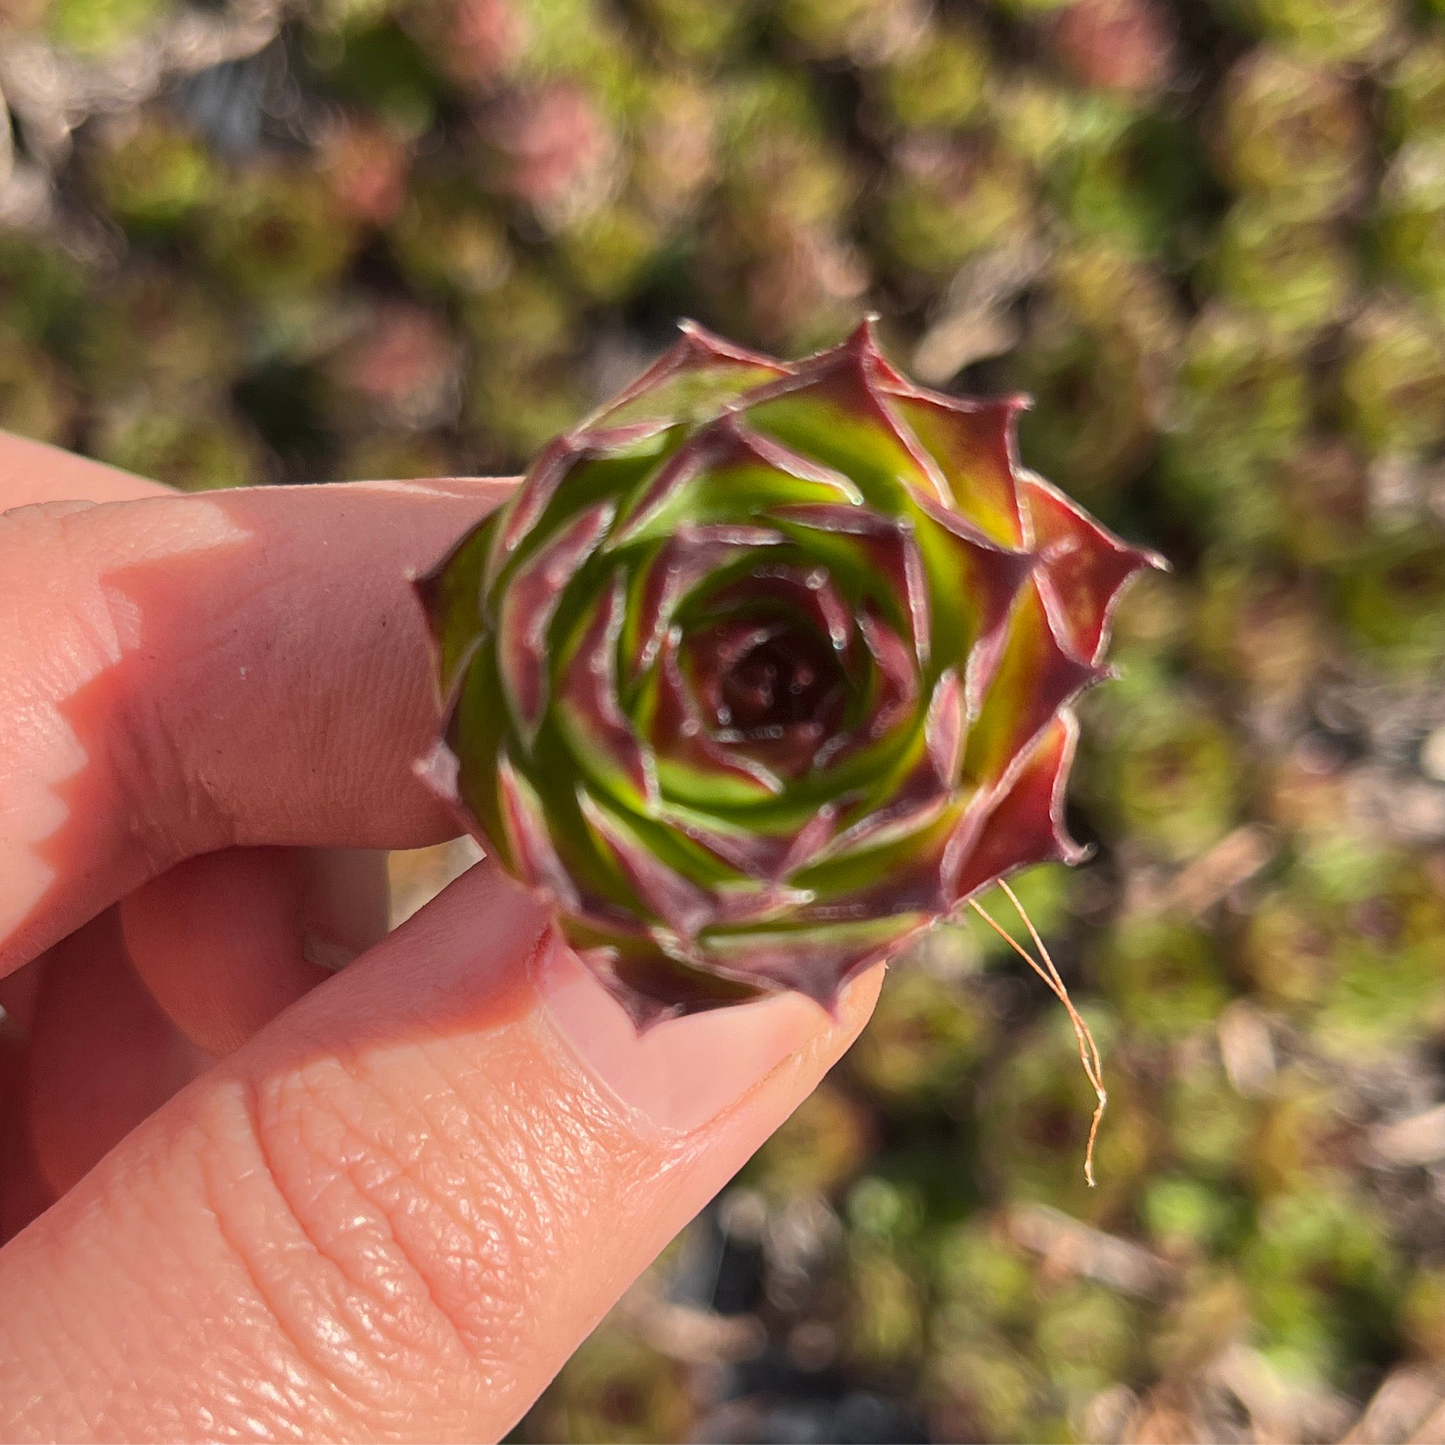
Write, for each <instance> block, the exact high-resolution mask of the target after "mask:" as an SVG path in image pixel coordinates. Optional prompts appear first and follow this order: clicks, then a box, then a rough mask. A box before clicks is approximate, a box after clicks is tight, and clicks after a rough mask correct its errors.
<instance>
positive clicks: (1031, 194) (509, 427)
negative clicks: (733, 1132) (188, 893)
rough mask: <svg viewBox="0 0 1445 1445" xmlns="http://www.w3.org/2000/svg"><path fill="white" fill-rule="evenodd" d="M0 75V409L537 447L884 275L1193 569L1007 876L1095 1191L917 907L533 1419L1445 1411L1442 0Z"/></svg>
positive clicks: (911, 341)
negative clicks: (801, 1078)
mask: <svg viewBox="0 0 1445 1445" xmlns="http://www.w3.org/2000/svg"><path fill="white" fill-rule="evenodd" d="M0 93H3V97H4V101H5V103H6V104H7V105H8V108H9V113H10V118H11V126H10V127H0V169H3V175H4V181H3V185H0V425H4V426H6V427H9V428H12V429H14V430H17V431H20V432H23V433H27V434H29V435H32V436H37V437H43V438H46V439H48V440H51V441H55V442H59V443H61V444H63V445H66V446H71V447H76V448H79V449H80V450H82V451H85V452H88V453H90V454H91V455H94V456H97V457H101V458H104V459H106V460H108V461H111V462H114V463H116V464H118V465H120V466H123V467H127V468H131V469H134V470H135V471H138V472H143V473H146V474H149V475H151V476H155V477H160V478H163V479H164V480H166V481H169V482H173V483H175V484H177V485H178V486H182V487H188V488H202V487H217V486H235V485H254V484H266V483H274V482H282V481H310V480H317V479H333V478H345V477H373V476H408V475H427V474H439V473H442V474H445V473H460V472H466V473H476V472H494V471H510V470H514V469H516V468H518V467H520V466H521V465H523V464H524V463H525V461H526V459H527V458H528V456H529V454H530V453H531V452H532V451H533V449H534V448H536V447H537V446H538V445H539V444H540V443H541V442H543V441H544V440H545V439H547V438H548V437H549V436H550V435H552V434H553V433H554V432H556V431H557V430H558V429H560V428H562V427H564V426H565V425H567V424H568V423H569V422H570V421H572V420H573V419H574V418H576V417H578V416H579V415H580V414H582V412H583V411H584V410H586V409H587V408H588V407H589V406H590V405H591V404H592V403H594V402H596V401H598V400H600V399H601V398H602V397H603V396H605V395H607V394H608V393H610V392H612V391H613V390H614V389H615V388H616V387H617V386H618V385H619V384H620V383H622V382H623V381H625V380H626V379H628V378H629V377H630V375H631V374H632V373H633V372H635V371H636V370H637V369H638V368H640V367H641V366H642V365H643V364H644V363H645V362H646V361H647V360H649V359H650V358H651V357H652V356H653V355H654V354H655V353H656V352H657V351H658V350H660V349H661V348H662V347H663V346H664V345H665V344H666V343H667V341H668V339H669V335H670V328H671V324H672V322H673V319H674V318H675V317H677V316H679V315H692V316H695V317H697V318H699V319H700V320H702V321H704V322H705V323H707V324H709V325H711V326H713V327H715V328H717V329H719V330H721V331H723V332H725V333H727V334H728V335H730V336H732V337H735V338H737V339H739V340H742V341H746V342H751V343H755V344H758V345H761V346H764V347H768V348H772V349H775V350H777V351H780V352H782V353H783V354H786V355H794V354H797V353H799V352H801V351H802V350H805V349H808V348H812V347H814V346H817V345H819V344H821V343H826V342H829V341H832V340H834V339H836V338H838V337H839V336H840V335H841V334H842V333H843V332H844V331H845V330H846V329H847V328H848V327H849V325H850V324H851V323H852V322H853V321H854V319H855V318H856V317H857V316H858V315H859V314H860V313H861V312H862V311H864V310H866V309H870V308H871V309H874V310H876V311H878V312H879V313H881V316H882V318H883V320H882V336H883V339H884V342H885V344H886V346H887V347H888V349H889V350H890V352H891V354H892V356H893V357H894V359H895V360H896V361H897V362H898V363H899V364H901V365H902V366H903V367H905V368H906V369H907V370H909V371H910V372H911V373H912V374H914V375H915V376H917V377H919V378H920V379H922V380H925V381H927V382H930V383H932V384H934V385H937V386H940V387H944V388H953V389H961V390H989V391H996V390H1001V389H1015V388H1022V389H1026V390H1029V391H1031V392H1033V393H1034V394H1035V396H1036V397H1037V398H1038V406H1037V409H1036V410H1035V411H1034V412H1033V413H1031V414H1030V415H1029V416H1028V417H1027V418H1026V419H1025V421H1024V426H1023V452H1024V456H1025V459H1026V460H1027V462H1029V463H1030V464H1031V465H1033V466H1035V467H1037V468H1039V469H1040V470H1042V471H1044V472H1046V473H1047V474H1048V475H1050V476H1051V477H1053V478H1054V479H1055V480H1056V481H1058V482H1059V483H1060V484H1061V485H1062V486H1064V487H1065V488H1066V489H1068V490H1069V491H1071V492H1072V493H1073V494H1075V495H1076V496H1078V497H1079V498H1080V499H1081V500H1083V501H1084V502H1086V503H1087V504H1088V505H1089V506H1090V507H1092V508H1094V509H1096V510H1097V511H1098V512H1099V513H1100V514H1101V515H1102V516H1103V517H1104V518H1106V519H1107V520H1108V521H1109V522H1110V523H1112V524H1113V525H1114V526H1115V527H1116V528H1118V529H1119V530H1121V531H1122V532H1123V533H1124V534H1125V535H1126V536H1129V537H1131V538H1134V539H1137V540H1141V541H1146V542H1149V543H1151V544H1153V545H1155V546H1157V547H1159V548H1161V549H1162V550H1163V551H1164V552H1166V553H1167V554H1168V555H1169V556H1170V557H1171V558H1172V559H1173V560H1174V562H1175V564H1176V568H1177V570H1176V571H1175V573H1174V574H1173V575H1172V576H1168V577H1150V578H1149V579H1147V580H1146V581H1145V582H1144V583H1142V584H1141V585H1140V586H1139V587H1138V589H1137V590H1136V591H1135V592H1134V594H1133V595H1132V596H1131V599H1130V600H1129V602H1128V603H1127V604H1126V606H1125V608H1124V610H1123V612H1122V614H1121V617H1120V624H1119V629H1118V634H1119V635H1118V643H1117V647H1116V657H1117V661H1118V663H1119V665H1120V668H1121V670H1122V674H1123V675H1122V678H1121V679H1120V680H1119V681H1117V682H1115V683H1112V684H1110V685H1108V686H1106V687H1103V688H1101V689H1099V690H1098V691H1097V692H1096V693H1095V694H1093V695H1091V696H1090V697H1089V698H1088V700H1087V703H1086V706H1085V709H1084V712H1085V724H1086V726H1085V748H1084V753H1083V756H1082V759H1081V765H1080V767H1079V770H1078V774H1077V778H1076V783H1075V787H1074V790H1073V798H1074V823H1075V830H1076V832H1078V833H1079V834H1080V835H1082V836H1084V837H1086V838H1088V839H1090V840H1093V841H1096V842H1097V844H1098V846H1099V852H1098V856H1097V858H1096V859H1095V861H1093V862H1092V863H1090V864H1088V865H1086V866H1085V867H1083V868H1081V869H1079V870H1077V871H1076V872H1073V873H1068V872H1066V871H1064V870H1047V869H1046V870H1041V871H1038V872H1035V873H1034V874H1031V875H1028V876H1026V878H1025V879H1024V882H1023V885H1022V888H1023V892H1024V896H1025V898H1026V900H1027V902H1028V903H1029V904H1030V906H1031V908H1032V910H1033V911H1034V914H1035V916H1036V918H1037V919H1038V921H1039V923H1040V925H1041V927H1042V928H1043V929H1044V931H1045V934H1046V936H1047V937H1048V939H1049V940H1050V941H1051V943H1052V945H1053V948H1054V950H1055V952H1056V956H1057V958H1058V960H1059V963H1060V966H1061V968H1062V969H1063V971H1064V974H1065V976H1066V978H1067V979H1068V981H1069V982H1070V984H1071V986H1072V988H1073V989H1074V991H1075V996H1076V998H1077V1000H1078V1001H1079V1003H1080V1005H1081V1007H1082V1008H1083V1009H1084V1011H1085V1013H1086V1015H1087V1017H1088V1018H1089V1019H1090V1021H1091V1022H1092V1025H1093V1028H1094V1031H1095V1032H1096V1034H1097V1035H1098V1036H1099V1040H1100V1043H1101V1044H1102V1046H1103V1048H1104V1050H1105V1054H1106V1069H1107V1077H1108V1082H1109V1086H1110V1090H1111V1095H1112V1107H1111V1110H1110V1113H1109V1115H1108V1117H1107V1120H1106V1122H1105V1125H1104V1130H1103V1134H1102V1136H1101V1139H1100V1145H1099V1155H1098V1174H1099V1187H1098V1188H1097V1189H1096V1190H1093V1191H1090V1190H1089V1189H1087V1188H1086V1187H1085V1184H1084V1180H1083V1176H1082V1173H1081V1161H1082V1153H1083V1143H1084V1137H1085V1133H1086V1130H1087V1126H1088V1121H1089V1114H1090V1106H1091V1103H1092V1098H1091V1095H1090V1092H1089V1089H1088V1086H1087V1083H1086V1081H1085V1078H1084V1075H1083V1072H1082V1070H1081V1069H1080V1067H1079V1062H1078V1059H1077V1057H1076V1055H1075V1051H1074V1042H1073V1038H1072V1035H1071V1033H1070V1030H1069V1027H1068V1023H1067V1020H1066V1019H1065V1017H1064V1015H1063V1013H1062V1011H1061V1010H1060V1009H1059V1007H1058V1006H1057V1004H1056V1003H1055V1002H1054V1000H1053V999H1052V998H1050V996H1049V995H1048V994H1047V993H1046V991H1045V990H1044V989H1043V987H1042V986H1041V985H1040V984H1039V983H1038V981H1037V980H1036V979H1035V978H1033V977H1032V976H1031V975H1030V974H1029V973H1028V972H1027V970H1026V969H1025V968H1024V967H1023V965H1022V964H1020V963H1019V962H1018V961H1017V960H1012V959H1010V957H1009V956H1007V955H1006V954H1005V953H1004V951H1003V950H1002V949H1001V947H1000V946H996V945H995V943H993V942H991V941H990V937H989V936H988V935H986V934H985V933H983V932H981V931H977V930H965V929H958V930H954V931H952V932H949V933H945V934H941V935H938V936H936V937H934V938H933V939H931V940H930V941H929V944H928V946H927V948H926V949H924V950H922V951H921V952H920V953H919V955H918V956H917V957H916V958H915V959H914V960H913V961H912V963H911V964H910V966H907V967H900V968H898V969H897V970H896V971H895V974H894V976H893V978H892V979H891V981H890V983H889V986H888V988H887V990H886V992H885V994H884V998H883V1002H882V1005H881V1007H880V1009H879V1013H878V1017H877V1018H876V1019H875V1021H874V1023H873V1024H872V1026H871V1028H870V1029H869V1031H868V1033H867V1034H866V1035H865V1037H864V1039H863V1041H862V1042H861V1043H860V1044H859V1045H858V1047H857V1048H856V1049H855V1050H854V1051H853V1053H852V1055H851V1056H850V1057H849V1058H848V1060H847V1061H846V1062H845V1063H844V1064H843V1065H841V1066H840V1067H839V1068H838V1069H837V1070H836V1072H835V1073H834V1075H833V1076H832V1078H831V1079H830V1080H829V1081H828V1082H827V1083H826V1084H825V1085H824V1086H823V1087H822V1089H820V1090H819V1092H818V1093H817V1094H816V1096H815V1097H814V1098H813V1099H812V1100H811V1101H810V1102H809V1103H808V1104H806V1105H805V1106H804V1107H803V1109H802V1110H800V1112H799V1113H798V1114H797V1115H796V1116H795V1117H794V1118H793V1120H792V1121H791V1122H790V1123H789V1124H788V1125H786V1126H785V1127H784V1129H783V1130H782V1132H781V1133H780V1134H779V1135H778V1136H777V1137H776V1138H775V1139H774V1140H773V1141H772V1142H771V1143H769V1144H768V1145H767V1146H766V1147H765V1148H764V1149H763V1151H762V1152H761V1154H760V1155H759V1156H758V1157H757V1158H756V1159H755V1160H754V1161H753V1162H752V1163H751V1164H750V1165H749V1166H748V1168H747V1169H746V1171H745V1172H744V1174H743V1175H742V1176H741V1178H740V1179H739V1180H738V1181H737V1182H736V1183H735V1184H734V1185H733V1186H732V1187H730V1188H729V1189H728V1190H727V1191H726V1192H725V1193H724V1195H723V1196H722V1198H721V1199H720V1200H719V1201H718V1203H717V1204H716V1206H715V1207H713V1208H712V1209H710V1210H709V1211H708V1212H707V1214H706V1215H705V1216H704V1217H703V1218H702V1219H700V1220H699V1221H698V1222H697V1223H696V1224H694V1225H693V1226H692V1227H691V1228H690V1229H689V1230H688V1231H687V1232H686V1234H685V1235H684V1236H683V1237H682V1239H681V1240H680V1241H679V1242H678V1243H677V1244H676V1245H675V1246H674V1247H673V1248H672V1249H671V1250H670V1251H669V1252H668V1253H667V1255H666V1256H665V1257H664V1259H663V1260H662V1261H661V1262H660V1263H659V1265H658V1266H657V1268H655V1269H654V1270H653V1271H652V1272H651V1273H650V1274H649V1275H648V1276H647V1278H646V1279H644V1281H643V1282H642V1283H641V1284H640V1285H639V1286H638V1287H637V1288H636V1289H635V1290H634V1291H633V1292H632V1293H631V1294H630V1295H629V1296H628V1298H627V1299H626V1300H625V1302H624V1303H623V1305H622V1306H621V1307H620V1308H619V1309H618V1310H617V1311H616V1312H615V1314H614V1316H613V1317H612V1318H610V1319H609V1320H608V1321H607V1322H606V1323H604V1324H603V1325H602V1327H601V1328H600V1329H599V1330H598V1331H597V1333H596V1334H595V1335H594V1336H593V1338H592V1339H591V1340H590V1341H589V1342H588V1343H587V1344H586V1345H585V1346H584V1347H583V1348H582V1350H581V1351H580V1352H579V1353H578V1355H577V1357H576V1358H575V1359H574V1360H573V1361H572V1363H571V1364H570V1365H569V1366H568V1368H567V1369H566V1370H565V1371H564V1373H563V1375H562V1377H561V1378H560V1379H559V1380H558V1382H557V1383H556V1384H555V1385H554V1386H553V1388H552V1389H551V1390H550V1391H549V1392H548V1394H547V1395H546V1396H545V1397H544V1399H543V1400H542V1401H541V1402H540V1404H539V1405H538V1406H537V1407H536V1409H535V1411H534V1412H533V1413H532V1415H531V1416H529V1417H528V1419H527V1420H526V1421H525V1422H524V1423H523V1424H522V1425H521V1427H519V1430H518V1432H517V1438H518V1439H520V1440H539V1441H541V1440H559V1441H579V1442H581V1441H669V1440H684V1439H695V1440H704V1441H759V1442H763V1441H766V1442H808V1441H825V1440H826V1441H906V1440H918V1441H922V1440H937V1441H974V1440H977V1441H994V1440H1029V1441H1055V1440H1060V1441H1062V1440H1088V1441H1099V1442H1108V1441H1160V1442H1181V1445H1182V1442H1186V1441H1195V1440H1199V1441H1203V1440H1211V1441H1226V1440H1240V1441H1244V1440H1249V1441H1337V1440H1343V1439H1349V1440H1352V1441H1357V1442H1384V1441H1397V1440H1401V1441H1402V1440H1406V1439H1410V1438H1418V1439H1420V1440H1430V1441H1439V1440H1442V1439H1445V1404H1442V1402H1445V670H1442V653H1445V3H1442V0H1173V3H1166V0H1063V3H1058V0H957V3H944V0H939V3H935V4H929V3H925V0H311V3H308V4H300V3H292V0H231V3H223V0H207V3H200V0H196V3H193V4H176V3H174V0H0ZM12 132H13V137H12ZM465 861H466V855H465V854H464V853H462V852H460V851H457V850H454V851H452V852H451V853H447V852H432V853H428V854H424V855H408V856H403V857H398V858H397V859H396V862H395V870H394V871H395V877H396V884H397V894H398V910H399V911H402V912H404V911H406V910H407V909H409V908H412V907H414V906H416V905H417V904H418V902H419V901H421V900H422V899H423V898H425V897H426V896H428V895H429V893H430V892H431V891H433V890H434V889H435V888H436V887H437V886H439V885H440V883H441V882H443V881H444V880H445V878H446V877H447V876H448V875H449V873H451V872H454V871H455V870H456V869H457V868H458V867H460V866H462V865H463V864H464V862H465ZM1001 912H1002V910H1001ZM1432 1417H1433V1423H1432Z"/></svg>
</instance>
